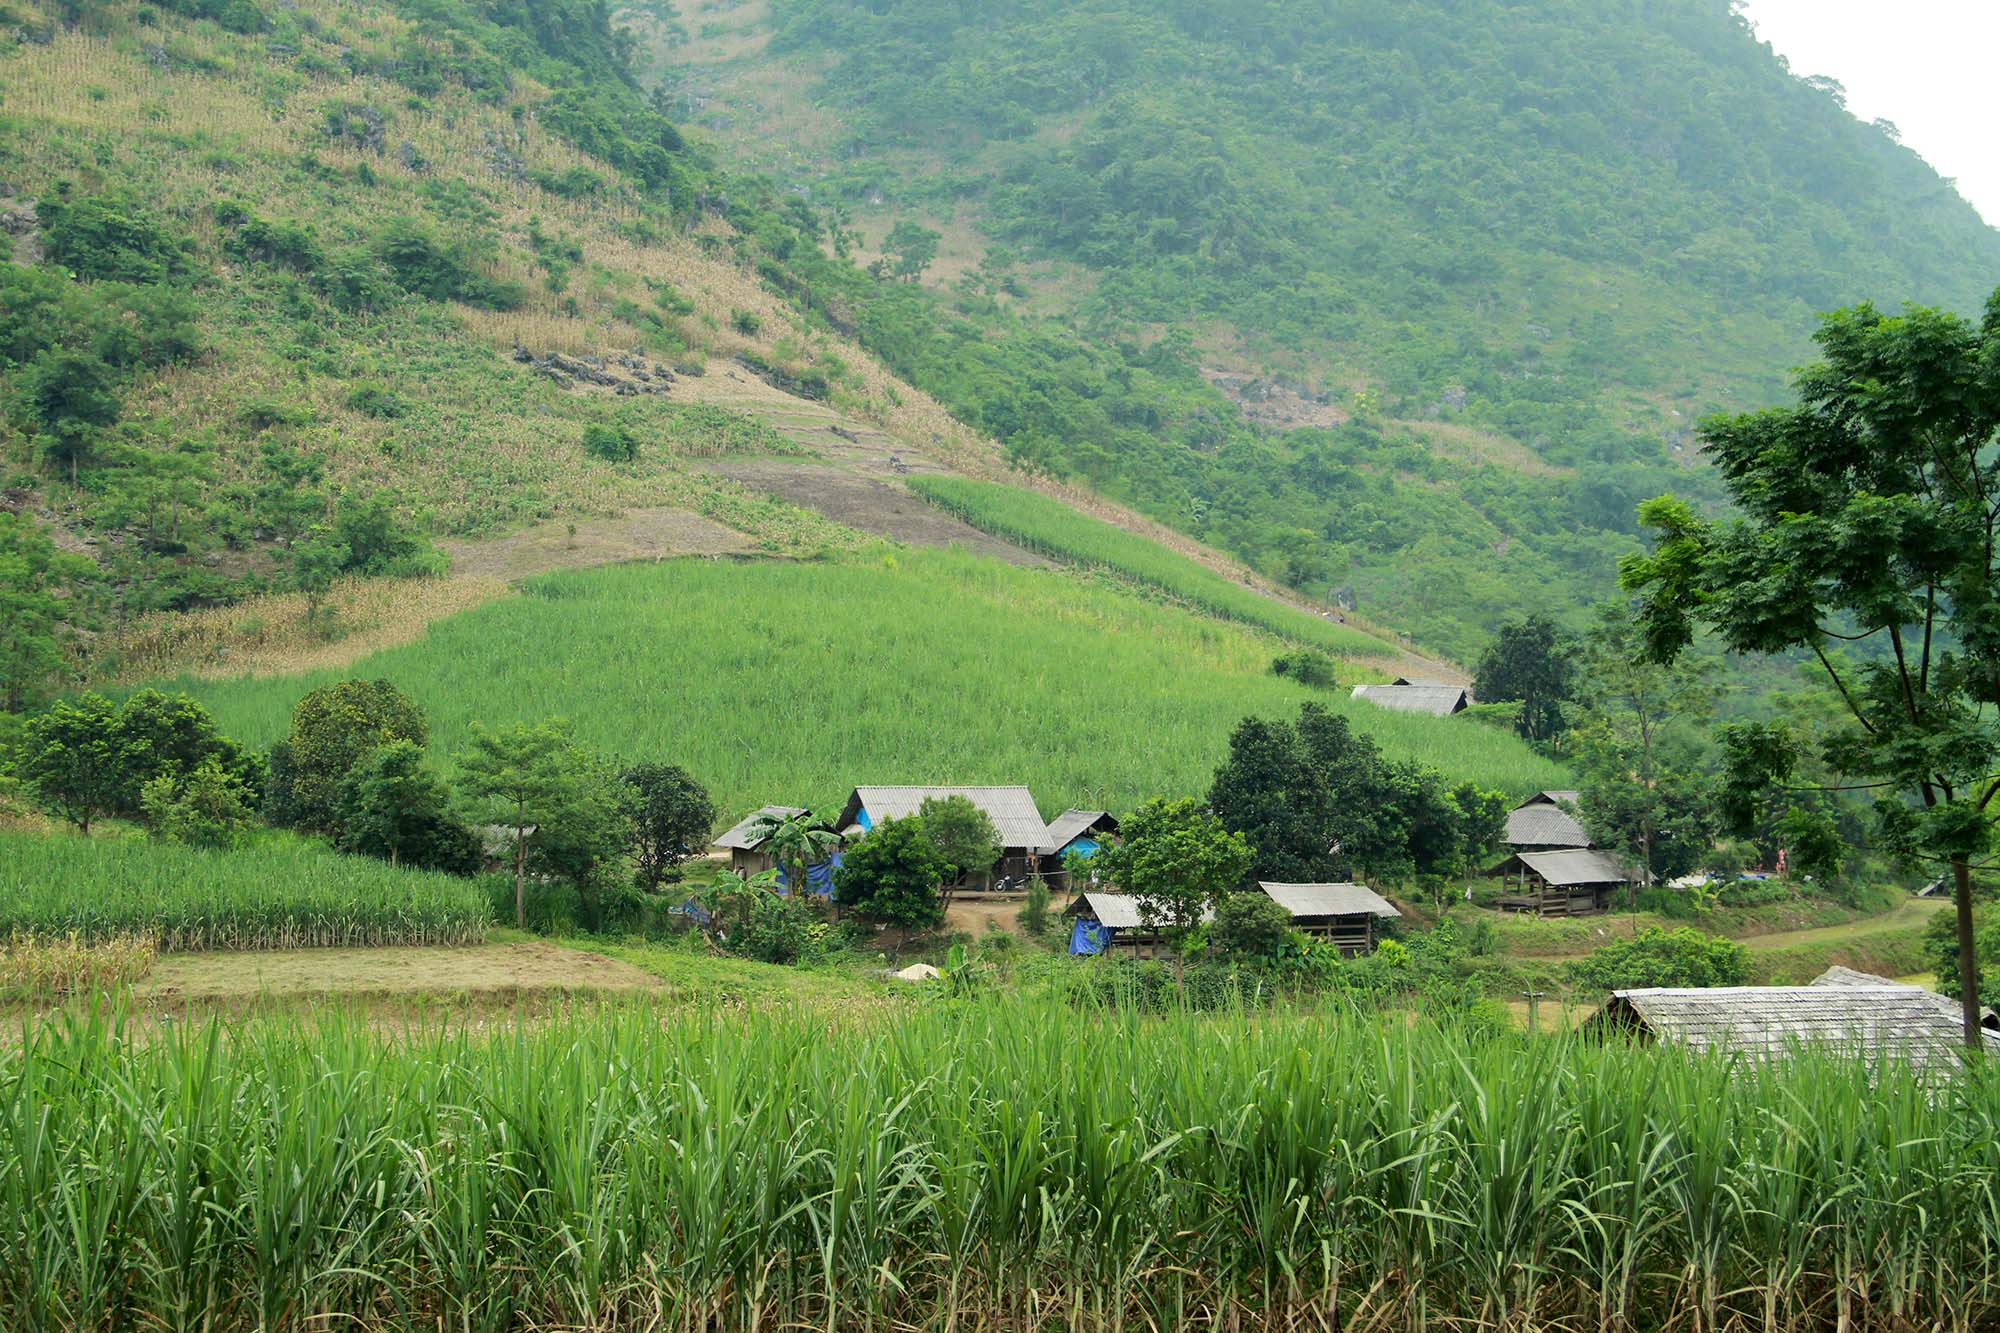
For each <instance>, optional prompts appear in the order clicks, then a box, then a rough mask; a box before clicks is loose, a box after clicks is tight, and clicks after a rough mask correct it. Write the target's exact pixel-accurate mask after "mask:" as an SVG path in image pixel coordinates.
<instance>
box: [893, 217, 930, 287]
mask: <svg viewBox="0 0 2000 1333" xmlns="http://www.w3.org/2000/svg"><path fill="white" fill-rule="evenodd" d="M942 240H944V237H943V236H941V235H940V234H938V233H937V232H935V231H932V230H931V229H930V228H929V227H923V226H919V225H917V224H916V223H914V222H911V221H908V220H907V219H906V220H904V221H900V222H898V223H897V224H896V225H895V226H893V227H891V228H889V234H888V235H887V236H886V237H884V238H883V240H882V254H883V256H884V257H885V258H887V259H888V260H889V272H890V273H892V274H894V275H895V276H896V277H898V278H901V279H902V280H903V281H905V282H915V281H916V280H917V279H918V278H920V277H922V276H923V274H924V270H925V269H927V268H929V267H930V266H931V263H932V261H934V260H935V259H936V258H937V253H938V243H939V242H940V241H942Z"/></svg>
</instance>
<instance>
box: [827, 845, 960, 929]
mask: <svg viewBox="0 0 2000 1333" xmlns="http://www.w3.org/2000/svg"><path fill="white" fill-rule="evenodd" d="M841 861H842V864H841V866H840V868H839V869H838V870H836V871H834V872H833V894H834V901H835V902H838V903H839V904H840V905H841V906H842V907H847V908H852V909H853V910H854V911H855V912H856V913H857V914H859V915H860V916H862V917H864V918H866V919H867V920H870V921H883V922H887V923H888V924H890V925H895V926H908V927H912V928H918V929H921V928H926V927H930V926H935V925H937V924H938V923H939V922H940V921H942V920H944V901H943V899H942V898H940V897H939V896H938V885H939V883H940V882H941V881H942V880H943V878H944V876H945V875H946V874H947V873H948V872H949V871H951V870H952V869H953V867H952V866H951V864H950V863H949V862H947V861H946V860H945V859H944V857H943V856H942V855H941V854H940V853H939V852H938V849H937V847H936V846H935V845H934V844H933V843H932V842H931V840H930V838H929V836H928V835H927V834H926V833H925V830H924V826H923V821H922V820H921V819H885V820H883V821H882V822H881V823H879V824H877V825H876V826H875V827H874V828H872V829H870V830H869V831H868V836H867V837H865V838H863V839H862V840H861V841H860V842H859V843H857V844H856V845H855V846H853V847H850V848H849V849H848V850H847V853H846V854H845V856H843V857H842V858H841Z"/></svg>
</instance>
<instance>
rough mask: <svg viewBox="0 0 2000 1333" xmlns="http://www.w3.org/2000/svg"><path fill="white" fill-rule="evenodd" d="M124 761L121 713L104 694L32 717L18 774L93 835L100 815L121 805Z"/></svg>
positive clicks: (49, 805) (48, 805) (47, 803)
mask: <svg viewBox="0 0 2000 1333" xmlns="http://www.w3.org/2000/svg"><path fill="white" fill-rule="evenodd" d="M124 760H125V746H124V742H123V741H122V740H121V739H120V738H119V735H118V710H117V709H116V708H114V707H113V706H112V704H111V701H110V700H109V699H106V698H105V697H104V696H103V695H101V694H86V695H84V696H82V697H81V698H79V699H77V700H76V701H75V702H71V701H69V700H66V699H64V700H57V701H56V703H54V704H53V705H51V706H50V707H49V708H48V710H47V711H45V712H42V713H38V714H36V715H35V716H34V717H31V718H29V719H28V721H27V725H26V726H24V727H23V728H22V732H21V744H20V755H19V758H18V759H16V761H15V771H16V773H17V775H18V776H19V777H20V779H21V781H22V782H24V783H25V784H27V787H28V789H29V790H30V791H31V792H33V793H34V795H35V797H36V798H37V800H39V801H40V803H41V805H42V807H43V808H44V809H46V810H48V811H50V812H51V813H53V814H56V815H59V816H61V817H62V818H63V819H66V820H68V821H69V822H70V823H72V824H74V825H76V831H77V832H79V833H81V834H83V835H84V836H85V837H88V836H90V826H91V824H92V823H94V822H95V821H96V820H97V818H98V816H100V815H103V814H106V813H108V812H110V811H111V810H113V809H115V808H116V807H117V801H118V795H119V791H120V789H121V787H122V785H123V783H124V780H125V764H124Z"/></svg>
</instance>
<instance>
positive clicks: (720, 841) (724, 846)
mask: <svg viewBox="0 0 2000 1333" xmlns="http://www.w3.org/2000/svg"><path fill="white" fill-rule="evenodd" d="M811 813H812V811H810V810H808V809H806V808H805V807H803V806H796V805H767V806H765V807H764V808H763V809H761V810H758V811H756V812H755V813H753V814H749V815H746V816H744V817H743V819H742V821H741V822H740V823H738V824H737V825H736V827H734V828H732V829H730V830H729V831H728V832H727V833H724V834H723V835H722V836H721V837H719V838H717V839H716V840H715V841H714V842H713V843H711V844H709V845H710V846H711V847H712V848H713V849H714V850H716V851H718V852H728V853H729V868H730V869H731V870H734V871H735V872H736V873H737V874H739V875H761V874H763V873H764V872H765V871H766V870H770V869H771V868H773V867H774V866H776V865H777V863H778V861H777V858H776V857H774V856H772V855H771V853H770V850H769V847H768V843H767V841H766V840H764V839H760V838H758V837H757V833H756V831H757V829H758V828H759V826H760V825H761V824H762V823H763V821H765V820H766V819H798V818H803V817H804V816H807V815H810V814H811Z"/></svg>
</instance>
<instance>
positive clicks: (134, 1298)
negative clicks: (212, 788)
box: [0, 1001, 2000, 1333]
mask: <svg viewBox="0 0 2000 1333" xmlns="http://www.w3.org/2000/svg"><path fill="white" fill-rule="evenodd" d="M1996 1163H2000V1077H1996V1075H1995V1073H1994V1071H1993V1070H1991V1069H1987V1070H1984V1071H1981V1072H1979V1073H1976V1074H1973V1075H1967V1076H1962V1081H1960V1082H1958V1083H1956V1084H1953V1085H1951V1086H1946V1087H1926V1086H1924V1085H1923V1084H1921V1083H1919V1082H1917V1081H1915V1080H1913V1079H1912V1078H1911V1077H1909V1076H1908V1075H1907V1074H1905V1073H1903V1072H1900V1071H1896V1070H1890V1071H1886V1072H1883V1073H1881V1074H1879V1075H1871V1074H1869V1073H1868V1072H1867V1071H1865V1070H1863V1069H1861V1068H1858V1067H1855V1066H1852V1065H1848V1064H1843V1063H1840V1062H1838V1061H1834V1060H1831V1059H1818V1060H1808V1059H1802V1060H1801V1061H1799V1062H1798V1063H1795V1064H1792V1065H1790V1066H1788V1067H1784V1068H1779V1069H1771V1068H1752V1067H1741V1066H1730V1065H1728V1064H1725V1063H1721V1062H1719V1061H1716V1060H1713V1059H1701V1058H1690V1057H1686V1056H1682V1055H1677V1054H1674V1053H1671V1052H1654V1051H1632V1050H1628V1049H1626V1048H1623V1047H1611V1048H1596V1047H1591V1046H1587V1045H1583V1044H1578V1043H1577V1042H1575V1041H1573V1040H1569V1039H1558V1038H1553V1037H1551V1038H1542V1039H1536V1038H1531V1037H1522V1036H1515V1037H1508V1038H1500V1039H1495V1040H1492V1041H1491V1042H1490V1044H1485V1043H1482V1042H1480V1041H1479V1040H1477V1039H1474V1038H1471V1037H1467V1036H1462V1035H1459V1034H1457V1033H1454V1032H1452V1031H1449V1030H1444V1029H1438V1028H1434V1027H1429V1026H1420V1027H1415V1028H1412V1027H1410V1026H1408V1025H1406V1024H1403V1023H1400V1022H1389V1023H1385V1022H1378V1021H1377V1020H1375V1019H1372V1018H1363V1017H1361V1016H1358V1015H1347V1016H1338V1015H1326V1016H1297V1015H1295V1016H1290V1017H1284V1018H1278V1019H1266V1020H1251V1019H1247V1018H1242V1017H1223V1018H1220V1019H1197V1018H1194V1017H1189V1016H1178V1017H1170V1018H1167V1019H1164V1020H1142V1019H1136V1018H1120V1017H1116V1016H1111V1015H1092V1014H1082V1013H1078V1012H1075V1011H1071V1010H1066V1009H1065V1010H1059V1011H1055V1012H1040V1011H1030V1010H1028V1009H1026V1008H1024V1007H1020V1006H1006V1005H1002V1004H1000V1003H998V1002H995V1003H994V1004H992V1005H991V1006H988V1005H986V1004H982V1003H980V1002H976V1001H975V1002H971V1003H969V1004H966V1005H965V1006H964V1007H959V1006H957V1005H954V1004H948V1003H940V1004H935V1005H929V1006H919V1007H917V1008H914V1009H912V1010H909V1011H906V1012H905V1013H903V1014H902V1015H901V1016H897V1017H891V1018H889V1019H886V1020H883V1021H881V1022H874V1023H865V1024H864V1023H859V1022H836V1023H832V1024H829V1022H827V1021H826V1020H825V1019H821V1018H815V1017H813V1016H809V1015H805V1016H801V1015H798V1014H791V1015H786V1014H777V1013H770V1012H761V1013H757V1014H752V1015H744V1014H741V1013H738V1014H735V1015H722V1014H714V1013H711V1014H706V1015H700V1014H688V1013H681V1014H675V1015H671V1016H667V1017H664V1018H663V1017H661V1016H660V1015H659V1014H658V1013H657V1012H651V1011H640V1010H628V1011H607V1012H600V1013H592V1014H586V1015H581V1016H571V1017H569V1018H566V1019H562V1020H559V1021H557V1022H555V1023H554V1024H551V1025H548V1026H543V1027H527V1026H524V1027H518V1028H504V1029H501V1030H497V1031H495V1030H481V1031H477V1032H474V1031H455V1032H435V1031H434V1032H428V1033H424V1034H421V1035H407V1036H401V1037H392V1036H385V1035H383V1034H382V1033H381V1032H380V1031H379V1030H377V1029H374V1028H371V1027H369V1026H367V1025H366V1024H363V1023H361V1022H357V1021H353V1020H349V1019H345V1018H330V1019H325V1020H322V1021H317V1022H298V1021H285V1020H267V1021H262V1022H257V1023H253V1024H251V1025H248V1026H245V1027H241V1028H237V1029H233V1030H232V1029H225V1028H222V1027H219V1026H216V1025H213V1024H211V1025H176V1026H174V1027H172V1028H168V1029H158V1028H141V1027H139V1026H137V1025H136V1024H128V1023H127V1022H126V1021H125V1020H123V1019H120V1018H118V1017H116V1016H112V1015H109V1014H106V1013H103V1012H97V1013H92V1014H76V1013H71V1014H68V1015H65V1016H59V1017H57V1018H56V1019H54V1020H51V1021H46V1022H42V1023H39V1024H33V1025H31V1026H30V1027H29V1028H28V1029H27V1031H26V1032H25V1033H24V1034H23V1036H22V1039H21V1040H20V1041H19V1042H10V1043H8V1045H7V1046H6V1048H5V1050H4V1053H0V1246H4V1252H5V1253H6V1254H7V1256H8V1259H9V1262H8V1263H7V1264H6V1265H5V1267H4V1269H0V1324H4V1326H5V1327H7V1328H8V1329H10V1330H15V1331H16V1333H40V1331H42V1330H49V1331H51V1333H53V1331H54V1330H71V1329H81V1328H106V1329H109V1328H145V1329H164V1330H194V1329H202V1330H229V1329H250V1328H256V1329H260V1330H268V1331H272V1333H276V1331H278V1330H289V1329H305V1328H314V1329H319V1328H328V1329H331V1328H342V1329H348V1328H354V1329H418V1328H423V1329H439V1328H450V1329H455V1330H507V1329H531V1328H532V1329H548V1328H590V1329H628V1328H629V1329H638V1328H643V1329H684V1330H692V1329H698V1328H757V1327H773V1328H777V1327H801V1328H805V1327H817V1328H827V1329H832V1328H883V1329H888V1328H939V1329H944V1328H964V1329H1002V1328H1006V1329H1025V1328H1049V1329H1055V1328H1098V1327H1108V1328H1118V1327H1127V1326H1129V1327H1132V1328H1135V1329H1137V1328H1157V1329H1178V1328H1193V1327H1202V1328H1217V1329H1223V1328H1235V1329H1244V1328H1253V1329H1264V1328H1272V1329H1276V1328H1284V1329H1294V1328H1296V1329H1333V1328H1342V1329H1376V1328H1399V1329H1400V1328H1417V1327H1439V1328H1451V1329H1531V1328H1532V1329H1579V1330H1582V1329H1600V1328H1607V1329H1686V1330H1690V1333H1693V1331H1696V1330H1709V1329H1729V1328H1743V1329H1749V1328H1760V1329H1763V1328H1769V1329H1817V1328H1833V1327H1836V1326H1838V1327H1841V1328H1843V1329H1849V1328H1852V1329H1866V1328H1897V1329H1906V1328H1917V1327H1936V1328H1954V1329H1973V1328H1981V1327H1986V1328H1990V1327H1992V1326H1993V1321H1994V1320H1995V1319H1996V1318H2000V1252H1996V1251H2000V1200H1996V1183H2000V1170H1996Z"/></svg>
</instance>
